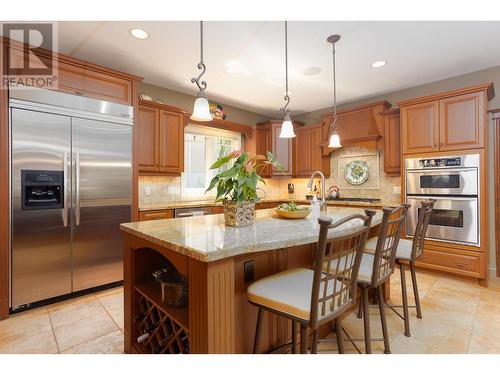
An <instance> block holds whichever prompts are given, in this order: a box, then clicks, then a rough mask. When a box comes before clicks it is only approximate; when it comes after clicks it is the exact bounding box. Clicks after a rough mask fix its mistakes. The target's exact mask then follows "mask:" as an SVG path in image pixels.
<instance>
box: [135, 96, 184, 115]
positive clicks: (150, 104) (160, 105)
mask: <svg viewBox="0 0 500 375" xmlns="http://www.w3.org/2000/svg"><path fill="white" fill-rule="evenodd" d="M139 105H141V106H145V107H151V108H157V109H163V110H167V111H173V112H179V113H182V114H185V115H187V114H188V112H187V111H186V110H185V109H183V108H179V107H174V106H172V105H168V104H163V103H156V102H151V101H149V100H142V99H139Z"/></svg>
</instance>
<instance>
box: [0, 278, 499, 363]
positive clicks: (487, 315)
mask: <svg viewBox="0 0 500 375" xmlns="http://www.w3.org/2000/svg"><path fill="white" fill-rule="evenodd" d="M417 277H418V282H419V290H420V296H421V300H422V309H423V319H422V320H420V319H417V318H416V316H415V312H414V311H412V312H411V314H412V320H411V332H412V336H411V337H406V336H404V334H403V321H402V320H401V319H400V318H399V317H397V316H396V315H395V314H394V313H392V312H391V311H389V310H388V311H387V320H388V327H389V334H390V343H391V350H392V353H499V354H500V335H499V334H498V333H499V332H500V278H493V279H491V281H490V286H489V288H487V289H486V288H483V287H481V286H479V285H477V284H474V283H472V282H468V281H465V280H463V279H459V278H455V277H451V276H444V275H441V274H433V273H430V272H424V271H419V272H418V276H417ZM407 278H408V280H407V285H408V286H409V287H410V288H411V279H410V276H409V274H407ZM391 291H392V292H391V297H392V298H391V302H392V303H395V304H400V303H401V294H400V293H401V289H400V277H399V273H398V272H396V273H395V274H394V276H393V277H392V280H391ZM410 303H413V296H412V293H410ZM370 318H371V329H372V336H373V337H381V328H380V319H379V315H378V309H376V308H374V309H370ZM344 327H345V328H346V329H347V331H348V332H349V333H350V334H351V336H353V337H363V324H362V321H361V320H359V319H357V317H356V315H355V314H354V313H353V314H351V315H349V316H348V317H347V318H346V319H345V320H344ZM331 336H332V337H331V338H332V339H335V337H334V335H333V334H332V335H331ZM334 341H335V340H333V341H332V342H324V343H321V344H320V345H319V353H336V343H335V342H334ZM358 345H359V347H360V348H361V349H362V350H363V349H364V345H363V343H362V342H359V343H358ZM345 347H346V351H347V352H348V353H355V352H356V351H355V349H354V348H353V347H352V345H351V344H349V343H346V345H345ZM372 348H373V352H374V353H382V352H383V344H382V343H381V342H374V343H373V344H372ZM122 352H123V290H122V288H115V289H111V290H108V291H104V292H100V293H96V294H93V295H90V296H86V297H80V298H77V299H74V300H71V301H66V302H61V303H58V304H54V305H50V306H47V307H42V308H38V309H35V310H31V311H27V312H24V313H20V314H16V315H14V316H13V317H12V318H10V319H7V320H4V321H0V353H73V354H74V353H122Z"/></svg>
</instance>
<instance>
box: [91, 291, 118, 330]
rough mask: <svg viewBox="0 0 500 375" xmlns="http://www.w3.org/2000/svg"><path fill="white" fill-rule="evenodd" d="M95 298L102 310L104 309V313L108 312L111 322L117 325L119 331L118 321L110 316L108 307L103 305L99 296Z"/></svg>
mask: <svg viewBox="0 0 500 375" xmlns="http://www.w3.org/2000/svg"><path fill="white" fill-rule="evenodd" d="M96 299H97V302H99V304H100V305H101V306H102V308H103V309H104V311H106V314H108V316H109V318H110V319H111V320H112V321H113V323H115V326H116V327H118V329H119V330H120V331H121V328H120V326H119V325H118V323H117V322H116V321H115V320H114V319H113V317H112V316H111V314H110V313H109V311H108V309H107V308H106V306H104V304H103V303H102V302H101V300H100V299H99V298H96Z"/></svg>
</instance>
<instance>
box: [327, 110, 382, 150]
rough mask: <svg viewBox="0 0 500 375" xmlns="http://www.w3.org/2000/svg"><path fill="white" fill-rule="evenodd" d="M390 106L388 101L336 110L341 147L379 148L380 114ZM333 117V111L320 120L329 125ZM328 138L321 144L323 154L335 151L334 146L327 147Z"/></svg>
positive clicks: (380, 133)
mask: <svg viewBox="0 0 500 375" xmlns="http://www.w3.org/2000/svg"><path fill="white" fill-rule="evenodd" d="M390 107H391V104H390V103H389V102H388V101H385V100H383V101H380V102H376V103H370V104H365V105H362V106H358V107H354V108H349V109H345V110H341V111H337V129H338V132H339V136H340V143H341V144H342V147H347V146H358V147H364V148H368V149H373V150H381V149H382V148H383V142H382V141H381V138H382V137H383V135H384V118H383V116H382V115H381V113H382V112H385V111H386V110H388V109H389V108H390ZM332 118H333V112H329V113H325V114H324V115H323V116H322V121H323V123H324V124H325V126H327V127H329V124H330V122H331V121H332ZM329 134H330V133H329V131H328V138H327V139H326V140H325V142H324V143H323V144H322V145H321V146H322V147H323V155H328V154H330V153H331V152H333V151H335V150H336V149H335V148H329V147H328V140H329Z"/></svg>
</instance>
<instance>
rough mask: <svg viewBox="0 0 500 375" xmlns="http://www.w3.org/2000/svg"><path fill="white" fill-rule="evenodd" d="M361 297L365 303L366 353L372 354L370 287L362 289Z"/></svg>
mask: <svg viewBox="0 0 500 375" xmlns="http://www.w3.org/2000/svg"><path fill="white" fill-rule="evenodd" d="M361 298H362V303H363V323H364V329H365V352H366V354H371V352H372V344H371V341H370V340H371V335H370V312H369V305H368V288H362V289H361Z"/></svg>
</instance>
